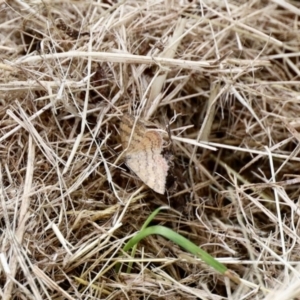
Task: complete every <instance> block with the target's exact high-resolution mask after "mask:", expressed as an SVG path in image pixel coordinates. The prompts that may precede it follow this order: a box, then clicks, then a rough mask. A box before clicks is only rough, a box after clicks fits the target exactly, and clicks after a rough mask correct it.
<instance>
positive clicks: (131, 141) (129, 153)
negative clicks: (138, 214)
mask: <svg viewBox="0 0 300 300" xmlns="http://www.w3.org/2000/svg"><path fill="white" fill-rule="evenodd" d="M120 133H121V142H122V146H123V149H124V150H125V162H126V165H127V166H128V167H129V168H130V169H131V170H132V171H133V172H134V173H135V174H136V175H137V176H138V177H139V178H140V179H141V180H142V181H143V182H144V183H145V184H146V185H147V186H149V187H150V188H151V189H152V190H154V191H155V192H157V193H159V194H164V193H165V185H166V178H167V175H168V169H169V166H168V163H167V161H166V159H165V158H164V157H163V156H162V155H161V151H162V146H163V139H162V136H161V134H160V133H159V132H158V131H156V130H153V129H147V128H146V127H145V126H144V125H143V123H142V122H141V121H136V122H135V118H134V117H133V116H130V115H128V114H124V115H123V117H122V119H121V124H120Z"/></svg>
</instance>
